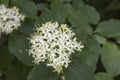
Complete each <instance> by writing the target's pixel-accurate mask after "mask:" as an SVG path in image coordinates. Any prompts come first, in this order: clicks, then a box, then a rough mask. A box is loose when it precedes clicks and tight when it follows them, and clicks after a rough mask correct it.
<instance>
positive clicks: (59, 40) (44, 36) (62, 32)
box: [29, 22, 84, 73]
mask: <svg viewBox="0 0 120 80" xmlns="http://www.w3.org/2000/svg"><path fill="white" fill-rule="evenodd" d="M74 35H75V33H74V32H73V31H72V30H71V29H70V28H69V27H68V25H66V24H61V25H59V24H58V22H53V23H52V22H47V23H45V24H42V26H38V27H37V28H36V31H35V32H34V34H32V35H31V37H30V38H29V40H30V49H29V54H30V55H32V57H33V58H34V62H35V63H36V64H39V63H40V62H45V63H46V65H47V66H52V67H53V68H54V69H55V70H54V71H57V72H58V73H60V72H61V71H62V70H63V67H65V68H67V67H68V64H69V63H70V62H71V60H70V57H71V54H72V53H74V52H75V50H76V51H81V49H82V48H83V47H84V46H83V45H82V44H81V42H77V41H76V37H74Z"/></svg>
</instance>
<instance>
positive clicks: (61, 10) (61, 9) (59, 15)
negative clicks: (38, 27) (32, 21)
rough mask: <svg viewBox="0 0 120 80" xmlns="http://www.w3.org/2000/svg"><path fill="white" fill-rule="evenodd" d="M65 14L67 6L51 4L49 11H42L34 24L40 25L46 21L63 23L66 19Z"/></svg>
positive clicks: (58, 3) (57, 3) (57, 2)
mask: <svg viewBox="0 0 120 80" xmlns="http://www.w3.org/2000/svg"><path fill="white" fill-rule="evenodd" d="M48 13H49V14H48ZM67 13H68V6H67V5H65V4H63V3H61V2H59V1H55V2H52V4H51V9H50V10H44V11H42V14H41V16H40V17H39V18H37V20H36V24H42V23H45V22H47V21H53V22H54V21H57V22H59V23H64V22H65V20H66V18H67Z"/></svg>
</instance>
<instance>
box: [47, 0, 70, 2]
mask: <svg viewBox="0 0 120 80" xmlns="http://www.w3.org/2000/svg"><path fill="white" fill-rule="evenodd" d="M47 1H52V2H54V1H61V2H70V1H71V0H47Z"/></svg>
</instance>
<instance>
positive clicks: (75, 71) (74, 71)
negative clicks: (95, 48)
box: [64, 61, 94, 80]
mask: <svg viewBox="0 0 120 80" xmlns="http://www.w3.org/2000/svg"><path fill="white" fill-rule="evenodd" d="M64 74H65V80H94V74H93V72H92V70H91V69H90V68H89V67H88V66H87V65H85V64H84V63H82V62H77V61H73V62H72V63H71V64H69V66H68V68H66V69H65V70H64Z"/></svg>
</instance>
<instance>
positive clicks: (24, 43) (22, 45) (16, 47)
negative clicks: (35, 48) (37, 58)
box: [8, 32, 33, 66]
mask: <svg viewBox="0 0 120 80" xmlns="http://www.w3.org/2000/svg"><path fill="white" fill-rule="evenodd" d="M8 42H9V43H8V47H9V51H10V52H11V54H13V55H14V56H16V57H17V58H18V59H19V60H20V61H21V62H23V63H24V64H26V65H28V66H31V65H32V64H33V63H32V57H31V56H30V55H29V54H28V47H29V45H28V40H27V37H26V36H24V35H22V34H20V33H18V32H14V33H11V34H10V36H9V41H8Z"/></svg>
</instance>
